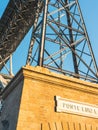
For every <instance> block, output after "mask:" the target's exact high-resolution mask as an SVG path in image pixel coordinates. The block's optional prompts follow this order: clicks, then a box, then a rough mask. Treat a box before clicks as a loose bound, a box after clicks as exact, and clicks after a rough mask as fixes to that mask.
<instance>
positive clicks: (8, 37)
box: [0, 0, 98, 83]
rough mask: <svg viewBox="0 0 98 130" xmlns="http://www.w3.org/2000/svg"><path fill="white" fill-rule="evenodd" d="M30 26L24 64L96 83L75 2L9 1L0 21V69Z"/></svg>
mask: <svg viewBox="0 0 98 130" xmlns="http://www.w3.org/2000/svg"><path fill="white" fill-rule="evenodd" d="M31 26H33V29H32V37H31V41H30V44H29V49H28V54H27V59H26V65H32V66H42V67H45V68H48V69H50V70H52V71H55V72H57V73H62V74H64V75H69V76H73V77H76V78H80V79H84V80H87V81H91V82H95V83H97V82H98V68H97V64H96V60H95V57H94V53H93V50H92V46H91V43H90V39H89V36H88V33H87V30H86V26H85V22H84V19H83V16H82V12H81V9H80V5H79V2H78V0H17V1H15V0H10V2H9V4H8V6H7V8H6V11H5V12H4V14H3V16H2V18H1V20H0V70H2V68H3V67H4V65H5V64H6V62H7V61H8V60H9V58H10V55H11V54H12V53H13V52H15V50H16V48H17V47H18V45H19V44H20V42H21V40H22V39H23V37H24V36H25V34H26V33H27V32H28V30H29V29H30V28H31Z"/></svg>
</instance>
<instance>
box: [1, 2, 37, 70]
mask: <svg viewBox="0 0 98 130" xmlns="http://www.w3.org/2000/svg"><path fill="white" fill-rule="evenodd" d="M37 3H38V1H37V0H26V1H20V0H17V1H16V2H15V1H13V0H10V2H9V3H8V6H7V8H6V10H5V12H4V14H3V16H2V17H1V20H0V70H1V69H2V67H3V66H4V62H6V61H7V60H8V59H9V56H10V54H11V53H13V52H14V51H15V50H16V48H17V47H18V45H19V44H20V42H21V41H22V39H23V38H24V36H25V34H26V33H27V32H28V31H29V29H30V28H31V26H32V25H33V23H34V20H35V15H34V14H35V12H36V9H37Z"/></svg>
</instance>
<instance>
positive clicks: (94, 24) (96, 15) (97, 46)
mask: <svg viewBox="0 0 98 130" xmlns="http://www.w3.org/2000/svg"><path fill="white" fill-rule="evenodd" d="M8 1H9V0H0V18H1V16H2V14H3V12H4V9H5V7H6V5H7V3H8ZM79 3H80V6H81V10H82V14H83V17H84V21H85V24H86V28H87V31H88V34H89V37H90V41H91V45H92V48H93V51H94V55H95V59H96V62H97V65H98V0H79ZM30 32H31V30H30V31H29V33H28V34H27V35H26V37H25V38H24V39H23V40H22V42H21V45H20V46H19V47H18V48H17V50H16V52H15V54H14V56H13V57H14V58H13V66H15V69H14V67H13V73H14V74H15V73H16V72H17V71H18V70H19V69H20V68H21V66H24V65H25V63H26V54H27V52H28V46H29V43H30V34H31V33H30ZM23 48H24V50H23ZM21 50H22V51H21ZM19 59H22V60H19ZM3 71H5V70H3Z"/></svg>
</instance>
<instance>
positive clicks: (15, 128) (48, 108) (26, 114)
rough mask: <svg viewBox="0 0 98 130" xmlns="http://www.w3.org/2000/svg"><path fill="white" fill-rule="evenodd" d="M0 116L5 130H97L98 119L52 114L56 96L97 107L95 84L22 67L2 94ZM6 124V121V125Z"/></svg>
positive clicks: (97, 89) (97, 96) (96, 87)
mask: <svg viewBox="0 0 98 130" xmlns="http://www.w3.org/2000/svg"><path fill="white" fill-rule="evenodd" d="M2 96H3V100H4V107H3V109H2V113H1V117H0V130H3V129H1V128H2V127H4V126H3V123H2V121H3V122H4V121H5V123H6V124H7V126H8V127H9V129H8V130H69V129H70V130H92V129H93V130H97V129H98V118H91V117H86V116H83V115H82V116H80V115H78V114H69V113H63V112H60V113H58V112H56V111H55V106H56V104H55V96H61V97H63V98H67V99H70V100H75V101H79V102H83V103H89V104H92V105H97V104H98V84H93V83H89V82H85V81H82V80H79V79H76V78H71V77H67V76H64V75H60V74H55V73H52V72H50V71H49V70H47V69H45V68H41V67H31V66H26V67H23V68H22V69H21V70H20V72H19V73H18V74H17V75H16V77H15V78H14V79H13V80H12V82H11V83H10V84H9V85H8V86H7V88H6V89H5V91H4V92H3V93H2ZM6 121H7V122H6Z"/></svg>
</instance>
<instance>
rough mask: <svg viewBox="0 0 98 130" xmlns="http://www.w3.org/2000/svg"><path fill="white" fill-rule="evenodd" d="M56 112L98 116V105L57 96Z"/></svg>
mask: <svg viewBox="0 0 98 130" xmlns="http://www.w3.org/2000/svg"><path fill="white" fill-rule="evenodd" d="M56 112H66V113H72V114H78V115H83V116H88V117H94V118H98V106H96V105H91V104H87V103H82V102H78V101H73V100H69V99H66V98H62V97H60V96H56Z"/></svg>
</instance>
